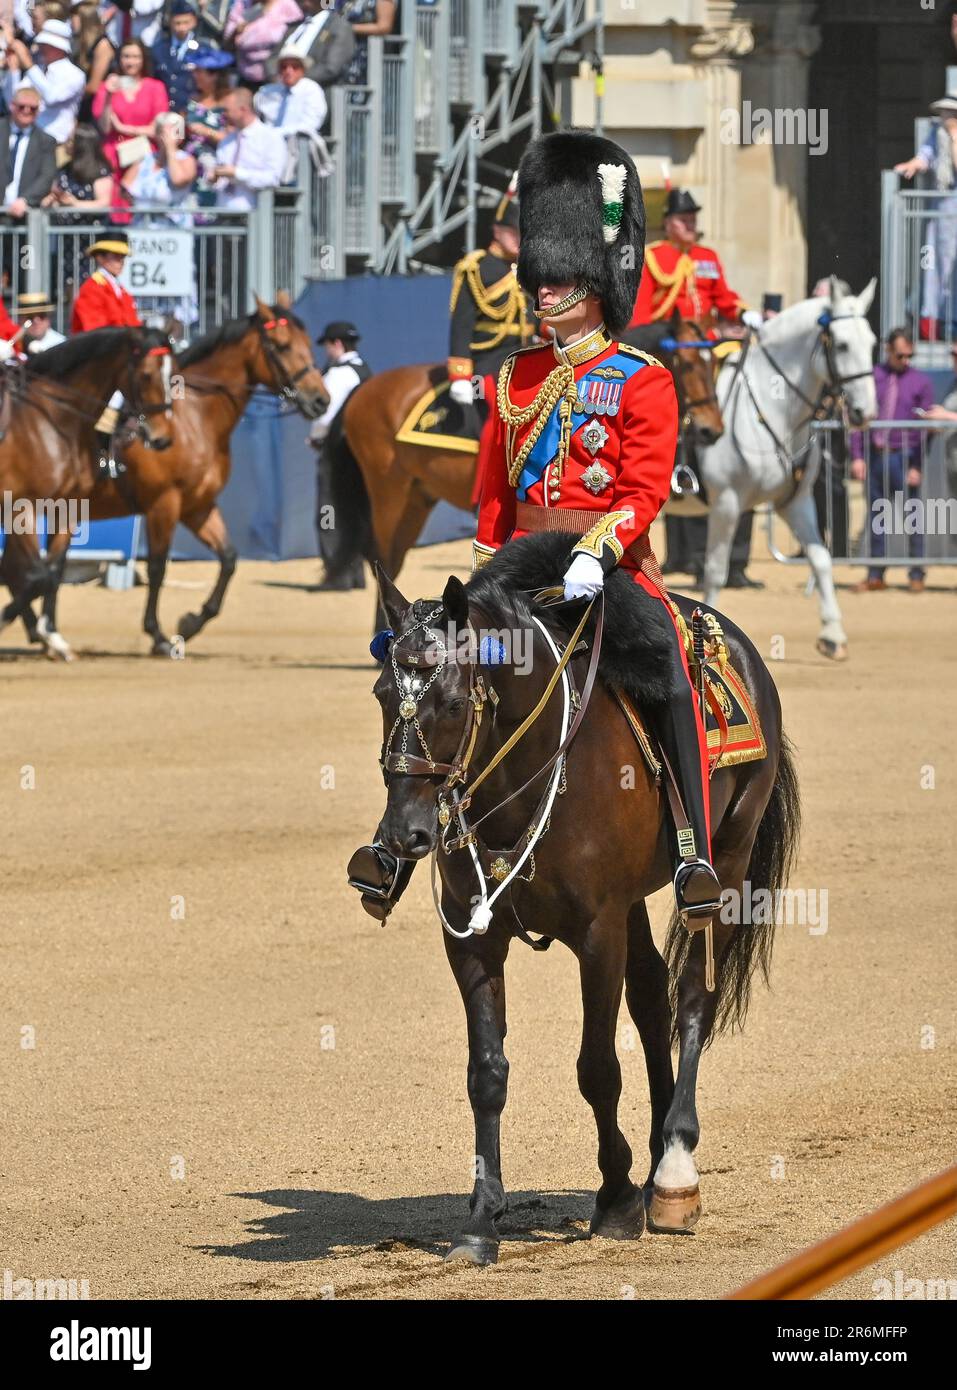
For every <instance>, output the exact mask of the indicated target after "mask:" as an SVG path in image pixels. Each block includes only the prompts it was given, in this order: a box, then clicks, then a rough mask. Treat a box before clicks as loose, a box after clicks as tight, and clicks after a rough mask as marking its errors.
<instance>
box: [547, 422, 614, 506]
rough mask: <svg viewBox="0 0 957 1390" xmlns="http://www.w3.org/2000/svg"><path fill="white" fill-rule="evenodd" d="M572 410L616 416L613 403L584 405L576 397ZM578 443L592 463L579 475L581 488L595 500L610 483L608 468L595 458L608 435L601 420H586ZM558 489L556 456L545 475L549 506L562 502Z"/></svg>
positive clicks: (558, 459) (559, 469)
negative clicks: (586, 451) (591, 459)
mask: <svg viewBox="0 0 957 1390" xmlns="http://www.w3.org/2000/svg"><path fill="white" fill-rule="evenodd" d="M574 410H575V411H576V412H577V413H578V414H584V415H592V416H596V415H617V414H618V402H617V401H612V402H610V403H608V404H606V403H605V402H601V403H599V404H596V403H595V402H594V401H583V400H582V399H581V397H580V396H579V397H578V398H577V400H576V401H575V405H574ZM581 441H582V443H583V444H584V446H585V448H586V449H587V450H588V452H589V453H590V454H591V456H592V458H593V459H594V460H595V461H594V463H591V464H589V465H588V467H587V468H586V469H585V471H584V472H583V473H582V478H581V480H582V485H583V486H584V487H586V488H587V489H588V491H589V492H590V493H592V494H593V495H594V496H595V497H598V496H599V495H600V494H601V493H603V492H604V491H605V488H606V487H608V485H609V483H610V482H611V474H610V473H609V472H608V470H607V468H603V467H602V465H601V464H600V463H599V462H598V459H597V457H596V455H597V454H598V453H599V451H600V450H601V449H603V448H604V447H605V445H606V444H607V443H608V431H607V430H606V429H605V426H604V425H603V424H602V423H601V421H600V420H597V419H592V420H589V422H588V424H587V425H586V426H585V428H584V429H583V430H582V432H581ZM561 486H562V473H561V459H560V458H559V457H558V455H556V456H555V458H554V459H553V460H552V462H551V466H550V468H549V472H548V479H547V491H548V500H549V502H558V501H560V500H561Z"/></svg>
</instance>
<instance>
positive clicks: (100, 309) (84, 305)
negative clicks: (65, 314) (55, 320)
mask: <svg viewBox="0 0 957 1390" xmlns="http://www.w3.org/2000/svg"><path fill="white" fill-rule="evenodd" d="M139 327H140V316H139V314H138V313H137V312H136V302H135V300H134V299H133V296H132V295H131V294H128V293H127V291H126V290H124V289H123V287H122V285H121V286H120V292H119V294H117V293H116V290H115V289H114V287H113V284H112V282H111V281H110V280H108V279H107V277H106V276H105V275H104V274H103V272H102V271H100V270H95V271H94V272H93V274H92V275H91V276H90V278H89V279H88V280H84V282H83V284H82V285H81V286H80V292H79V294H78V295H77V297H76V299H74V301H73V317H72V320H71V322H70V329H71V331H72V332H73V333H89V331H90V330H91V329H93V328H139Z"/></svg>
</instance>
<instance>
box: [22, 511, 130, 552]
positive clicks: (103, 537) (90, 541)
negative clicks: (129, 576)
mask: <svg viewBox="0 0 957 1390" xmlns="http://www.w3.org/2000/svg"><path fill="white" fill-rule="evenodd" d="M141 525H142V518H141V517H138V516H118V517H111V518H110V519H109V520H108V521H91V522H90V523H89V525H88V526H87V528H86V536H85V538H84V539H83V540H80V541H77V540H74V541H73V543H72V544H71V546H70V549H69V550H68V551H67V558H68V559H70V560H112V561H114V562H115V563H119V562H121V561H123V560H130V559H132V558H133V556H134V555H135V554H136V553H137V540H138V536H139V531H140V527H141ZM37 534H38V536H39V538H40V545H41V548H42V549H44V550H45V549H46V522H45V521H41V522H40V525H39V526H38V527H37ZM5 540H6V536H5V534H4V532H3V531H0V551H2V550H3V545H4V541H5Z"/></svg>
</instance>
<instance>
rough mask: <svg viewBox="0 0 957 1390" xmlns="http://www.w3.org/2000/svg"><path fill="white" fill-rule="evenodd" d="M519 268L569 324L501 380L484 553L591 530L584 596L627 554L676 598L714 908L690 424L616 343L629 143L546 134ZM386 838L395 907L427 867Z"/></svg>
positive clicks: (684, 762)
mask: <svg viewBox="0 0 957 1390" xmlns="http://www.w3.org/2000/svg"><path fill="white" fill-rule="evenodd" d="M518 198H519V209H520V218H521V250H520V252H519V259H518V278H519V282H520V283H521V285H522V287H523V289H524V290H525V291H526V292H527V293H528V294H529V295H530V296H531V297H532V300H533V303H534V304H535V305H536V309H535V312H536V314H537V315H538V317H539V318H540V319H541V320H542V321H543V322H545V323H547V324H549V325H550V327H551V328H552V329H553V332H554V338H553V339H552V341H551V342H549V343H548V344H546V345H544V346H540V347H530V348H525V349H523V350H521V351H519V352H516V353H513V354H512V355H511V356H510V357H509V358H508V359H507V360H506V362H505V363H504V365H503V367H502V369H501V372H500V373H499V378H498V389H497V393H496V397H495V399H494V401H493V402H492V404H491V419H490V422H489V429H488V432H487V435H486V442H485V448H484V451H483V455H484V456H483V458H482V461H481V463H482V466H481V476H482V478H483V490H482V501H481V506H480V510H479V523H478V535H477V538H476V541H475V563H476V565H481V564H482V563H483V562H485V561H487V560H488V559H489V558H490V557H491V555H492V554H494V552H495V551H496V550H497V549H498V547H499V546H501V545H503V544H505V542H506V541H508V540H509V539H510V538H512V537H515V536H521V535H525V534H527V533H528V532H530V531H541V530H554V531H564V532H568V533H571V534H573V535H576V536H578V537H579V539H578V541H577V543H576V544H575V546H574V547H573V550H572V559H571V562H570V564H569V566H568V569H567V570H566V572H565V575H564V577H563V584H564V591H565V597H566V599H569V600H575V599H591V598H594V597H595V596H596V595H597V594H598V592H599V590H600V589H601V588H602V586H603V584H604V581H605V578H606V576H607V575H608V574H609V573H610V572H611V571H612V570H613V569H615V568H618V567H620V568H622V569H624V570H626V571H627V572H628V573H629V574H630V575H631V577H632V579H633V580H634V582H635V583H636V584H639V585H640V586H641V587H642V588H643V589H644V590H645V591H646V593H648V594H650V595H651V596H652V597H653V598H655V599H658V600H659V601H660V602H661V603H662V604H664V605H665V608H666V611H667V613H668V615H669V620H670V623H671V630H672V631H673V633H674V644H673V657H674V665H675V682H674V694H673V696H672V699H671V701H670V702H669V704H668V706H667V707H666V709H665V711H664V712H663V713H662V715H661V716H660V717H658V718H657V719H656V721H655V724H654V731H655V734H656V735H657V737H658V739H659V742H660V743H661V746H662V749H663V751H664V753H665V755H666V757H667V759H668V761H669V763H670V764H671V767H672V769H673V770H674V772H675V774H676V778H677V781H678V782H679V785H680V790H681V793H682V798H683V802H684V809H685V812H686V815H687V818H688V821H689V822H690V827H691V831H692V834H693V842H690V841H689V838H688V833H687V830H686V831H685V832H684V834H683V836H682V844H681V846H680V849H679V847H678V844H677V836H676V837H675V844H674V846H673V855H672V857H673V860H674V862H675V865H676V867H675V873H674V890H675V898H676V902H677V906H678V910H679V912H680V913H682V914H685V915H687V916H698V917H706V916H707V917H710V916H712V915H713V914H714V912H715V911H716V910H717V908H718V906H719V900H720V893H721V889H720V885H719V883H718V880H717V876H716V875H715V872H714V869H713V868H712V866H711V848H710V829H709V807H708V755H707V742H706V738H705V732H704V728H703V726H702V722H701V717H700V713H699V710H698V705H697V701H696V699H695V694H694V690H693V687H692V682H691V676H690V673H689V669H688V664H687V658H686V656H685V652H684V643H683V641H682V637H681V634H680V632H679V629H678V626H677V621H676V619H675V615H674V613H673V611H672V609H671V607H670V606H669V605H668V601H667V594H666V592H665V590H664V586H663V583H662V580H661V574H660V571H659V569H658V564H657V561H656V560H655V556H654V553H653V551H652V549H651V543H650V540H649V536H648V531H649V527H650V526H651V523H652V521H654V519H655V517H656V516H657V515H658V513H659V511H660V510H661V507H662V506H663V504H664V502H665V500H666V498H667V497H668V494H669V490H670V484H671V472H672V468H673V466H674V458H675V447H676V444H677V435H678V406H677V400H676V397H675V390H674V384H673V380H672V377H671V373H670V372H668V371H667V370H666V369H665V368H664V367H663V366H662V365H661V363H660V362H658V361H657V360H656V359H655V358H653V357H649V356H648V355H647V354H645V353H643V352H640V351H639V350H638V349H637V348H632V347H630V346H628V345H626V344H623V343H619V342H617V341H615V337H614V335H615V334H616V333H620V332H622V331H623V330H624V329H625V327H626V326H627V324H628V322H629V319H630V317H631V313H632V308H633V306H634V303H635V296H636V292H637V288H638V280H639V277H640V275H641V268H642V261H643V255H644V240H645V216H644V203H643V199H642V194H641V185H640V183H639V179H638V174H637V171H636V169H635V166H634V164H633V162H632V160H631V158H630V157H629V156H628V155H627V154H626V153H625V151H624V150H623V149H621V147H620V146H618V145H616V144H614V143H613V142H612V141H610V140H605V139H603V138H602V137H600V136H596V135H591V134H589V133H587V132H584V131H568V132H558V133H556V134H553V135H548V136H545V137H544V138H542V139H540V140H537V141H535V142H534V143H533V144H532V145H531V146H530V147H529V149H528V150H527V151H526V153H525V156H524V158H523V160H522V163H521V167H520V169H519V178H518ZM411 870H412V862H411V861H405V862H402V861H397V860H396V859H395V858H394V857H393V856H392V855H390V854H389V852H388V851H387V850H385V848H384V847H383V846H382V845H379V844H375V845H371V846H366V847H364V848H363V849H361V850H358V851H357V852H356V854H355V855H354V856H353V859H352V861H351V863H350V865H349V876H350V881H351V882H352V883H353V886H355V887H358V888H359V889H360V891H361V892H362V894H363V899H362V901H363V905H364V906H365V907H366V910H367V911H368V912H370V914H371V915H372V916H375V917H378V918H382V917H385V916H386V915H387V914H388V912H389V911H390V910H391V907H392V904H393V903H394V902H395V900H396V898H397V897H398V895H399V893H400V892H401V891H402V890H403V889H404V887H405V884H406V883H407V882H408V878H409V876H410V874H411Z"/></svg>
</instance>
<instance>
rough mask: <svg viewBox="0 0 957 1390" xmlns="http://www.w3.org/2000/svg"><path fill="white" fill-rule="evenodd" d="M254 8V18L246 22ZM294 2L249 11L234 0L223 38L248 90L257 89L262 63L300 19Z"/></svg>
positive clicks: (271, 0) (269, 0)
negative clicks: (249, 88)
mask: <svg viewBox="0 0 957 1390" xmlns="http://www.w3.org/2000/svg"><path fill="white" fill-rule="evenodd" d="M253 8H255V11H256V13H257V15H258V18H255V19H253V20H252V21H251V22H250V23H248V24H247V22H246V18H245V15H246V11H247V10H250V9H253ZM302 17H303V14H302V10H301V9H300V8H299V6H298V5H297V4H296V0H266V3H265V5H262V6H260V5H258V4H257V5H256V6H255V7H253V6H252V5H249V4H247V3H246V0H236V4H235V5H234V6H233V10H232V13H231V14H230V16H229V20H228V21H227V24H226V30H225V38H226V41H227V43H228V44H229V45H230V46H231V47H233V48H235V50H236V66H237V68H238V69H239V73H240V76H241V77H242V79H243V82H244V83H245V84H246V85H247V86H248V87H258V86H259V84H260V83H261V82H264V81H265V79H266V59H267V58H268V57H269V55H270V53H272V51H273V49H274V48H275V47H276V45H277V44H278V42H279V40H280V39H281V38H282V37H283V35H284V34H285V32H286V30H287V28H288V27H289V25H290V24H297V23H298V22H299V20H300V19H302Z"/></svg>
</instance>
